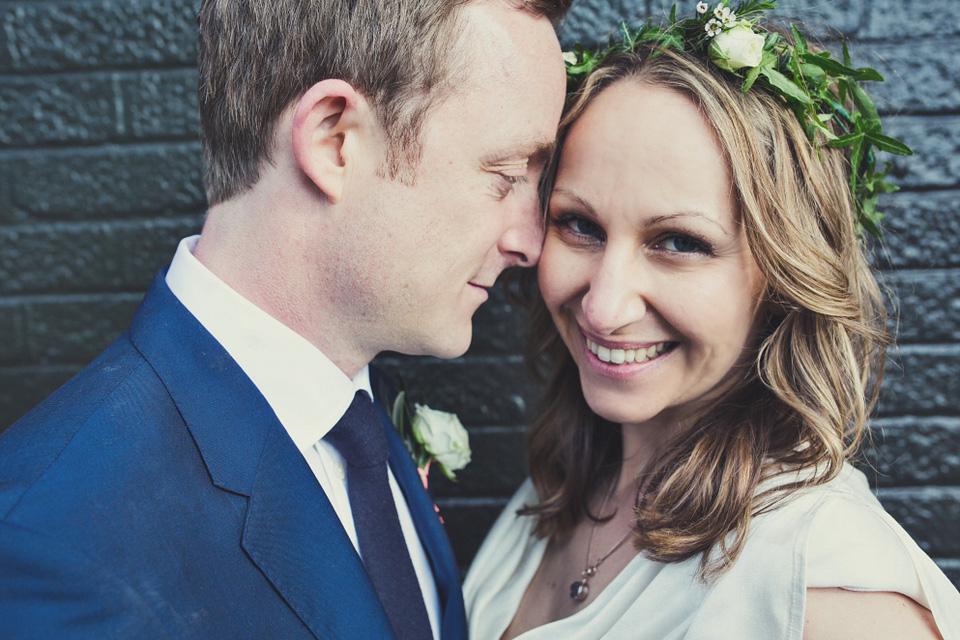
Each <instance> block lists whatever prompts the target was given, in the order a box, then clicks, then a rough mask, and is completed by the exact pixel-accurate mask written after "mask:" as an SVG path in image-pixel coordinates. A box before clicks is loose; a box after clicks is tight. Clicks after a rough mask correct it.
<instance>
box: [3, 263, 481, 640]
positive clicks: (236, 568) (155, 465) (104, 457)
mask: <svg viewBox="0 0 960 640" xmlns="http://www.w3.org/2000/svg"><path fill="white" fill-rule="evenodd" d="M163 275H164V272H161V273H160V274H159V275H158V276H157V278H156V279H155V280H154V282H153V284H152V286H151V288H150V290H149V291H148V292H147V295H146V297H145V298H144V301H143V303H142V304H141V306H140V308H139V309H138V310H137V313H136V315H135V317H134V319H133V322H132V324H131V326H130V328H129V329H128V330H127V331H126V332H125V333H124V334H123V335H122V336H120V338H118V339H117V341H116V342H114V343H113V344H112V345H111V346H110V347H109V348H108V349H107V350H106V351H105V352H104V353H103V354H101V355H100V357H99V358H97V360H95V361H94V362H93V363H92V364H91V365H90V366H88V367H87V368H86V369H84V370H83V371H81V372H80V373H79V374H78V375H77V376H76V377H74V378H73V379H72V380H71V381H70V382H68V383H67V384H66V385H64V386H63V387H62V388H60V389H59V390H58V391H56V392H55V393H54V394H53V395H52V396H50V397H49V398H48V399H47V400H45V401H44V402H43V403H42V404H41V405H40V406H38V407H37V408H35V409H34V410H33V411H31V412H30V413H29V414H27V415H26V416H24V418H22V419H21V420H20V421H18V422H17V423H16V424H14V425H13V426H11V427H10V428H8V429H7V430H6V431H5V432H3V433H2V434H0V638H5V639H7V640H12V639H15V638H97V639H101V638H203V639H205V640H206V639H211V638H229V639H230V640H237V639H240V638H285V639H287V638H291V639H292V638H314V637H316V638H343V639H351V640H352V639H355V638H392V637H393V634H392V632H391V630H390V627H389V623H388V622H387V618H386V615H385V614H384V611H383V607H382V606H381V605H380V602H379V600H378V599H377V597H376V594H375V593H374V591H373V587H372V585H371V583H370V581H369V579H368V578H367V575H366V573H365V571H364V569H363V565H362V563H361V561H360V559H359V557H358V555H357V554H356V552H355V550H354V548H353V545H352V544H351V543H350V540H349V538H348V537H347V535H346V533H345V532H344V530H343V527H342V526H341V524H340V521H339V519H338V518H337V516H336V513H335V512H334V510H333V507H332V506H331V505H330V502H329V501H328V500H327V497H326V495H325V494H324V492H323V490H322V489H321V488H320V485H319V484H318V482H317V480H316V478H315V477H314V476H313V473H312V472H311V470H310V468H309V466H308V465H307V463H306V461H305V460H304V459H303V457H302V456H301V454H300V452H299V451H298V450H297V448H296V446H295V445H294V443H293V441H292V440H291V439H290V438H289V436H288V435H287V433H286V431H285V430H284V429H283V427H282V426H281V425H280V423H279V421H278V420H277V418H276V416H275V415H274V413H273V411H272V410H271V409H270V407H269V406H268V404H267V402H266V400H264V398H263V396H262V395H261V394H260V393H259V392H258V391H257V389H256V388H255V387H254V385H253V383H252V382H250V380H249V379H248V378H247V377H246V375H244V373H243V372H242V371H241V369H240V368H239V366H238V365H237V364H236V363H235V362H234V361H233V360H232V359H231V358H230V356H229V355H228V354H227V353H226V352H225V351H224V349H223V348H222V347H221V346H220V344H219V343H218V342H216V340H214V339H213V337H212V336H211V335H210V334H209V333H208V332H207V331H206V330H205V329H204V328H203V327H202V326H201V325H200V324H199V323H198V322H197V320H196V319H195V318H194V317H193V316H192V315H191V314H190V313H189V312H188V311H187V310H186V309H185V308H184V307H183V305H181V304H180V302H179V301H178V300H177V299H176V297H175V296H174V295H173V294H172V293H171V291H170V290H169V288H167V286H166V284H165V282H164V280H163ZM381 414H382V418H383V421H384V429H385V430H386V432H387V434H388V442H389V446H390V464H391V468H392V469H393V472H394V475H395V476H396V478H397V481H398V483H399V484H400V486H401V488H402V490H403V492H404V495H405V496H406V499H407V503H408V504H409V506H410V511H411V513H412V515H413V519H414V522H415V524H416V526H417V530H418V532H419V534H420V538H421V540H422V541H423V545H424V548H425V549H426V551H427V554H428V556H429V559H430V563H431V565H432V567H433V572H434V576H435V578H436V582H437V588H438V591H439V595H440V603H441V608H442V637H443V638H444V639H459V638H465V637H466V623H465V619H464V607H463V598H462V595H461V593H460V583H459V576H458V573H457V569H456V565H455V563H454V559H453V554H452V552H451V549H450V545H449V543H448V541H447V539H446V536H445V534H444V531H443V528H442V526H441V524H440V522H439V521H438V519H437V516H436V514H435V512H434V510H433V505H432V502H431V500H430V498H429V496H428V495H427V493H426V492H425V491H424V490H423V487H422V485H421V484H420V480H419V476H418V475H417V472H416V469H415V468H414V466H413V463H412V461H411V460H410V457H409V455H408V454H407V453H406V450H405V448H404V445H403V443H402V441H401V440H400V439H399V437H397V434H396V431H395V430H394V429H393V428H392V426H391V425H390V424H389V422H388V421H387V419H386V416H385V415H383V412H382V410H381Z"/></svg>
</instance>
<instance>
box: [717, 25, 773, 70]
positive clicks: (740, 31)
mask: <svg viewBox="0 0 960 640" xmlns="http://www.w3.org/2000/svg"><path fill="white" fill-rule="evenodd" d="M765 40H766V39H765V38H764V37H763V36H762V35H760V34H759V33H755V32H754V30H753V27H752V26H751V25H750V23H749V22H741V23H739V24H737V25H736V26H734V27H731V28H729V29H725V30H723V31H721V32H720V33H719V34H717V35H716V36H715V37H714V38H713V41H712V42H710V47H709V49H708V50H707V55H709V56H710V60H711V61H713V63H714V64H715V65H717V66H718V67H720V68H721V69H723V70H725V71H736V70H737V69H742V68H744V67H755V66H757V65H758V64H760V61H761V60H762V59H763V43H764V41H765Z"/></svg>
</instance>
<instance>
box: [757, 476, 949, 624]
mask: <svg viewBox="0 0 960 640" xmlns="http://www.w3.org/2000/svg"><path fill="white" fill-rule="evenodd" d="M775 514H776V511H774V512H772V513H771V514H770V516H771V517H772V518H777V517H779V518H781V519H782V520H783V522H782V523H780V524H781V525H782V526H783V527H790V526H795V527H796V531H798V533H799V537H798V538H797V540H796V542H797V545H798V546H797V551H798V553H800V554H802V558H803V564H802V573H803V576H804V578H803V582H804V585H805V588H806V589H811V588H822V589H830V588H833V589H836V588H839V589H845V590H848V591H851V592H853V591H859V592H889V593H897V594H902V595H904V596H907V597H909V598H910V599H912V600H914V601H915V602H917V603H919V604H921V605H923V606H924V607H926V608H928V609H930V610H931V611H933V613H934V616H935V618H936V621H937V625H938V626H939V627H940V629H941V632H942V633H943V635H944V637H948V638H949V637H958V638H960V618H958V617H960V594H958V592H957V590H956V588H955V587H954V586H953V585H952V584H951V583H950V581H949V580H948V579H947V577H946V576H945V575H944V574H943V572H942V571H941V570H940V568H939V567H937V565H936V564H935V563H934V562H933V560H931V559H930V557H929V556H927V554H926V553H924V551H923V550H922V549H920V547H919V546H918V545H917V543H916V542H915V541H914V540H913V538H911V536H910V534H909V533H907V531H906V530H905V529H904V528H903V527H902V526H901V525H900V524H899V523H898V522H897V521H896V520H895V519H894V518H893V517H892V516H891V515H890V514H889V513H887V511H886V510H885V509H884V508H883V505H882V504H881V503H880V501H879V500H878V498H877V496H876V495H875V494H874V492H873V490H871V488H870V485H869V483H868V481H867V478H866V476H865V475H864V473H863V472H861V471H859V470H858V469H855V468H854V467H853V466H851V465H845V466H844V467H843V468H842V469H841V471H840V473H839V474H838V475H837V476H836V477H835V478H833V479H832V480H830V481H829V482H827V483H824V484H822V485H819V486H816V487H811V488H809V489H805V490H802V491H800V492H798V496H797V499H796V500H795V501H788V502H787V504H786V505H785V508H784V510H783V513H782V514H781V515H780V516H777V515H775ZM948 630H949V633H948Z"/></svg>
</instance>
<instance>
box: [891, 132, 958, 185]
mask: <svg viewBox="0 0 960 640" xmlns="http://www.w3.org/2000/svg"><path fill="white" fill-rule="evenodd" d="M883 128H884V132H885V133H888V134H889V135H892V136H893V137H895V138H897V139H899V140H903V141H904V142H906V143H907V144H908V145H910V146H911V147H912V148H913V151H914V155H913V156H909V157H901V156H894V157H893V158H890V159H891V161H892V165H893V172H892V175H893V177H894V181H895V182H896V183H897V184H898V185H900V187H901V188H905V189H929V188H956V187H957V186H960V116H956V115H940V116H936V117H931V116H926V117H923V116H899V117H890V118H886V119H885V120H884V126H883Z"/></svg>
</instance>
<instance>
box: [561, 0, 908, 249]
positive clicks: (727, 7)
mask: <svg viewBox="0 0 960 640" xmlns="http://www.w3.org/2000/svg"><path fill="white" fill-rule="evenodd" d="M776 4H777V3H776V2H753V1H749V0H748V1H745V2H740V3H738V4H737V5H736V6H731V3H730V2H729V0H721V1H720V2H717V3H716V4H715V5H713V6H712V7H711V6H710V5H709V4H708V3H706V2H698V3H697V5H696V16H695V17H693V18H687V19H684V20H678V19H677V7H676V5H674V6H673V9H672V10H671V11H670V19H669V22H668V23H667V24H666V25H655V24H653V22H652V21H649V20H648V21H647V22H645V23H644V24H642V25H640V26H639V27H630V26H629V25H628V24H627V23H626V22H622V23H621V24H620V29H619V34H618V37H617V38H611V40H610V41H609V42H608V43H607V44H606V45H605V46H601V47H597V48H594V49H586V48H584V47H583V46H581V45H579V44H578V45H575V46H574V48H573V50H572V51H568V52H566V53H564V59H565V60H566V63H567V87H568V90H569V91H571V92H572V91H575V90H576V89H577V88H578V87H579V86H580V85H581V83H582V82H583V80H584V79H585V78H586V76H587V75H589V73H590V72H591V71H592V70H593V69H594V68H595V67H596V66H597V65H598V64H599V63H600V62H601V61H603V60H604V59H605V58H607V57H608V56H611V55H615V54H617V53H622V52H628V51H632V50H634V49H635V48H636V47H637V46H639V45H646V44H653V45H656V46H659V47H662V48H665V49H674V50H677V51H688V52H693V53H698V54H700V55H702V56H703V57H704V58H705V59H707V60H709V61H710V62H711V63H713V64H714V65H716V66H717V67H718V68H720V69H723V70H724V71H727V72H729V73H731V74H733V75H735V76H737V77H739V78H741V79H742V84H741V89H742V91H743V92H744V93H747V92H748V91H750V90H751V89H752V88H753V86H754V85H755V84H756V83H758V82H759V83H760V84H762V85H764V86H765V87H766V88H767V90H769V91H771V92H772V93H774V94H775V95H778V96H780V97H781V98H782V99H783V100H784V101H785V102H786V103H787V105H788V106H789V107H790V109H791V110H792V111H793V112H794V113H795V114H796V116H797V119H798V121H799V122H800V124H801V125H802V126H803V128H804V131H805V132H806V134H807V138H808V139H809V140H810V143H811V144H813V145H814V147H815V148H817V149H819V145H821V144H825V145H826V146H828V147H840V148H849V151H848V153H849V161H850V178H849V180H850V193H851V195H852V198H853V205H854V209H855V213H856V216H857V224H858V225H859V227H860V228H861V229H863V230H866V231H867V232H868V233H870V234H871V235H874V236H876V237H880V235H881V233H880V226H879V222H880V219H881V218H882V217H883V215H882V214H881V213H880V212H878V211H877V208H876V207H877V200H878V197H879V194H881V193H891V192H893V191H896V190H897V187H896V186H895V185H894V184H893V183H891V182H889V181H888V180H887V179H886V177H887V175H888V174H889V170H890V167H889V164H887V165H886V166H885V167H884V168H883V169H882V170H878V169H877V166H876V151H883V152H886V153H892V154H896V155H912V154H913V151H912V150H911V149H910V147H908V146H907V145H905V144H904V143H903V142H900V141H899V140H896V139H895V138H892V137H890V136H888V135H886V134H885V133H884V132H883V126H882V124H881V122H880V116H879V114H878V112H877V108H876V106H875V105H874V103H873V100H871V99H870V96H869V95H867V93H866V91H864V90H863V88H862V87H861V86H860V84H859V83H861V82H867V81H872V82H883V76H881V75H880V74H879V73H878V72H877V71H876V70H874V69H871V68H869V67H859V68H854V67H853V66H852V63H851V59H850V53H849V51H848V50H847V44H846V42H844V43H843V61H842V62H841V61H838V60H834V59H833V58H832V57H831V54H830V52H829V51H825V52H821V53H814V52H812V51H810V49H809V46H808V44H807V40H806V38H805V37H804V36H803V34H802V33H801V32H800V30H799V29H797V27H796V26H794V25H791V38H790V39H789V40H788V39H787V38H785V37H783V36H782V35H781V34H779V33H777V32H775V31H769V30H767V29H765V28H763V27H761V26H759V25H758V22H759V21H760V20H761V19H762V18H763V16H764V12H766V11H769V10H771V9H774V8H775V7H776ZM790 40H792V42H791V41H790Z"/></svg>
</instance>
